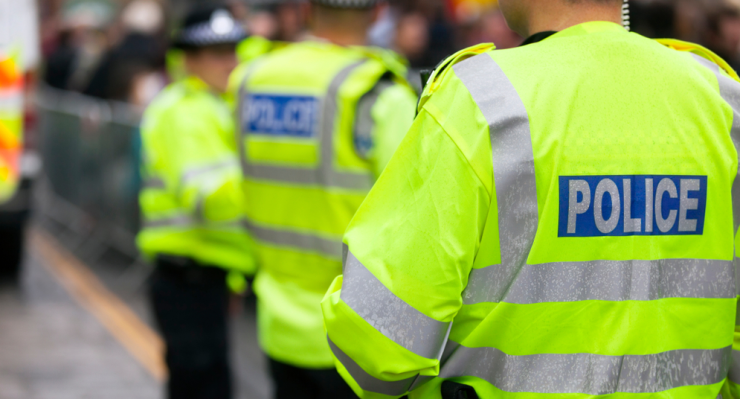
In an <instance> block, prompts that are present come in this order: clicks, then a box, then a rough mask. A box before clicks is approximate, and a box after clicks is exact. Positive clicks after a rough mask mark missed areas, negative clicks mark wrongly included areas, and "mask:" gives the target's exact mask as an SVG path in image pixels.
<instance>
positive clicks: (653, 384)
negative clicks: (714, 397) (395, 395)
mask: <svg viewBox="0 0 740 399" xmlns="http://www.w3.org/2000/svg"><path fill="white" fill-rule="evenodd" d="M731 352H732V350H731V347H727V348H722V349H715V350H676V351H670V352H663V353H658V354H652V355H641V356H636V355H626V356H604V355H595V354H590V353H575V354H537V355H528V356H511V355H507V354H505V353H504V352H501V351H500V350H498V349H494V348H468V347H465V346H459V347H458V348H457V350H455V352H454V353H453V354H452V356H450V359H449V360H448V361H447V363H446V364H445V365H444V366H443V367H442V370H441V371H440V377H441V378H453V377H462V376H473V377H478V378H481V379H483V380H486V381H488V382H489V383H490V384H492V385H494V386H495V387H496V388H498V389H500V390H503V391H506V392H530V393H542V394H546V393H547V394H556V393H561V394H576V393H580V394H586V395H608V394H614V393H617V392H621V393H656V392H663V391H667V390H669V389H674V388H679V387H683V386H687V385H712V384H716V383H719V382H721V381H722V380H724V379H725V378H726V377H727V373H728V370H729V368H730V362H731V357H732V355H731Z"/></svg>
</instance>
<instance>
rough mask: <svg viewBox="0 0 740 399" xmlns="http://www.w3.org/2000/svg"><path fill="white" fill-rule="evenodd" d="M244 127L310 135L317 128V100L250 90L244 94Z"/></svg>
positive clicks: (269, 132)
mask: <svg viewBox="0 0 740 399" xmlns="http://www.w3.org/2000/svg"><path fill="white" fill-rule="evenodd" d="M246 104H248V112H249V113H248V115H247V118H245V125H246V126H244V128H245V130H246V131H248V132H251V133H252V134H263V135H268V136H281V137H296V138H313V137H316V132H317V130H318V126H317V125H318V120H319V118H318V113H319V100H318V98H316V97H309V96H290V95H275V94H253V95H250V96H249V97H248V98H247V101H246Z"/></svg>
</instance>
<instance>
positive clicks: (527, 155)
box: [453, 54, 538, 304]
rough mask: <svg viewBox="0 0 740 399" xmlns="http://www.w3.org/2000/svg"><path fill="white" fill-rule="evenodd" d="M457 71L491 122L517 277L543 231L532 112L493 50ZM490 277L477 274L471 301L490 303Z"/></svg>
mask: <svg viewBox="0 0 740 399" xmlns="http://www.w3.org/2000/svg"><path fill="white" fill-rule="evenodd" d="M453 68H454V70H455V74H456V75H457V77H458V78H459V79H460V80H461V81H462V83H463V84H464V85H465V87H466V88H467V89H468V91H469V92H470V94H471V95H472V97H473V100H475V103H476V104H477V105H478V108H480V110H481V112H482V113H483V116H485V118H486V121H488V125H489V130H490V135H491V149H492V150H493V177H494V181H495V185H496V201H497V203H498V218H499V226H498V227H499V240H500V242H499V244H500V248H501V265H500V266H498V267H497V271H496V273H498V275H499V276H500V278H501V279H502V281H513V280H514V279H515V277H516V274H517V273H518V271H519V270H520V269H521V268H522V267H523V266H524V264H525V262H526V261H527V256H528V255H529V251H530V249H531V248H532V243H533V242H534V237H535V234H536V232H537V224H538V215H537V181H536V178H535V169H534V154H533V152H532V139H531V134H530V127H529V116H528V115H527V110H526V108H525V107H524V103H523V102H522V100H521V98H520V97H519V94H517V92H516V89H515V88H514V86H513V85H512V84H511V82H510V81H509V79H508V78H507V77H506V74H504V72H503V71H502V70H501V68H500V67H499V66H498V65H497V64H496V62H494V61H493V59H492V58H491V56H490V55H488V54H480V55H477V56H475V57H472V58H470V59H468V60H465V61H463V62H461V63H459V64H457V65H455V66H454V67H453ZM488 284H489V281H488V280H479V279H475V278H471V279H470V280H469V282H468V286H467V288H466V289H465V292H464V294H463V299H464V303H465V304H475V303H480V302H484V301H485V300H486V298H485V295H484V296H483V297H481V295H480V294H481V293H485V292H487V291H488Z"/></svg>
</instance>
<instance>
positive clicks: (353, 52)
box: [231, 0, 416, 399]
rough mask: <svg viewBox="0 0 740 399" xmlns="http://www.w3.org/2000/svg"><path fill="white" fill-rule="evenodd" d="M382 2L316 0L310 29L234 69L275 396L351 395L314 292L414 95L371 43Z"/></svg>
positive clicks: (395, 61)
mask: <svg viewBox="0 0 740 399" xmlns="http://www.w3.org/2000/svg"><path fill="white" fill-rule="evenodd" d="M380 8H381V5H380V2H379V1H377V0H313V1H312V4H311V14H310V15H311V20H310V26H311V29H310V36H309V38H308V40H305V41H302V42H299V43H294V44H291V45H288V46H287V47H285V48H283V49H281V50H278V51H275V52H273V53H271V54H268V55H267V56H264V57H262V58H260V59H258V60H257V61H254V62H253V63H252V64H251V65H249V67H248V68H240V69H239V70H238V71H237V72H235V73H234V75H233V76H232V80H231V91H232V93H233V94H235V95H236V96H237V99H238V105H237V113H238V116H239V118H240V124H239V129H240V131H241V134H240V137H241V138H240V142H239V150H240V152H241V157H242V164H243V166H242V167H243V170H244V174H245V185H244V186H245V199H246V206H245V212H246V213H247V225H248V226H249V229H250V231H251V233H252V235H253V237H254V238H255V241H256V242H257V249H258V254H259V260H260V270H259V272H258V274H257V277H256V279H255V284H254V291H255V293H256V295H257V323H258V336H259V342H260V346H261V347H262V349H263V350H264V351H265V353H266V354H267V356H268V357H269V362H270V373H271V376H272V379H273V381H274V385H275V387H276V394H275V397H276V398H278V399H301V398H312V399H342V398H351V397H354V394H353V393H352V391H351V390H350V388H349V387H348V386H347V385H346V384H345V383H344V381H342V379H341V377H340V376H339V374H338V373H337V371H336V369H335V367H334V362H333V359H332V356H331V350H330V348H329V345H328V343H327V340H326V334H325V332H324V328H323V323H322V316H321V308H320V305H319V304H320V302H321V299H322V297H323V295H324V293H325V292H326V290H327V288H328V287H329V284H330V283H331V281H332V280H333V279H334V277H336V276H337V275H339V274H340V273H341V264H342V242H341V236H342V233H343V231H344V229H345V228H346V226H347V224H348V223H349V221H350V219H351V218H352V215H353V214H354V212H355V210H356V209H357V207H358V206H359V205H360V203H362V201H363V199H364V198H365V195H366V194H367V193H368V191H369V190H370V188H371V187H372V185H373V183H374V181H375V180H376V179H377V177H378V176H379V175H380V174H381V173H382V171H383V169H384V168H385V165H386V164H387V163H388V161H389V160H390V158H391V156H392V155H393V153H394V152H395V149H396V148H397V146H398V145H399V143H400V142H401V140H402V139H403V137H404V135H405V134H406V131H407V130H408V128H409V126H410V124H411V122H412V120H413V117H414V111H415V105H416V96H415V94H414V91H413V89H412V88H411V87H410V85H409V83H408V82H407V81H406V79H405V76H406V68H405V66H404V64H403V62H402V61H401V60H399V58H398V56H397V55H396V54H394V53H392V52H389V51H387V50H382V49H377V48H370V47H366V45H367V37H368V30H369V29H370V27H371V26H372V25H373V22H374V21H375V19H376V17H377V14H378V13H379V11H380Z"/></svg>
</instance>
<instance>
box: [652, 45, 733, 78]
mask: <svg viewBox="0 0 740 399" xmlns="http://www.w3.org/2000/svg"><path fill="white" fill-rule="evenodd" d="M656 41H657V42H658V43H660V44H662V45H664V46H666V47H668V48H670V49H673V50H676V51H684V52H688V53H694V54H696V55H698V56H701V57H703V58H706V59H707V60H709V61H711V62H713V63H715V64H717V65H718V66H719V67H720V68H722V70H724V71H725V72H726V73H727V74H728V75H729V76H730V77H731V78H733V79H735V80H736V81H738V82H740V77H739V76H738V75H737V72H735V70H734V69H732V67H731V66H730V65H729V64H728V63H727V62H726V61H725V60H723V59H722V57H720V56H718V55H717V54H715V53H713V52H712V51H711V50H709V49H707V48H706V47H703V46H700V45H698V44H694V43H690V42H684V41H682V40H677V39H656Z"/></svg>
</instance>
